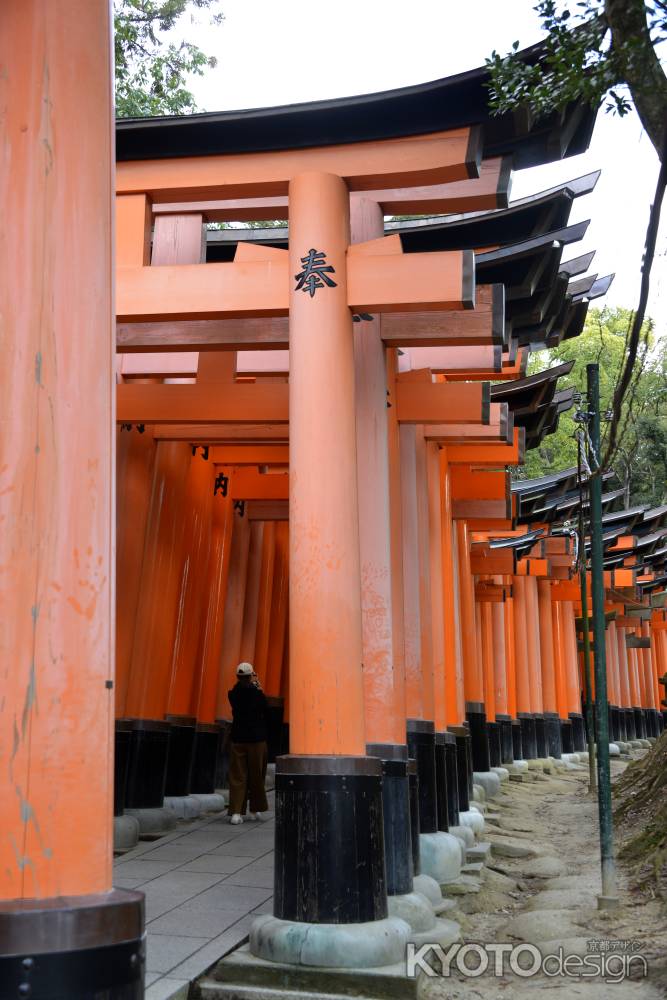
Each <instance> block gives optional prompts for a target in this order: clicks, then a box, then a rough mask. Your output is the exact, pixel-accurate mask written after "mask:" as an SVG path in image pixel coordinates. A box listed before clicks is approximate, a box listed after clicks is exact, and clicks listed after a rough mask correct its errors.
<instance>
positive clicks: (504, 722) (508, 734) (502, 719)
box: [496, 714, 514, 765]
mask: <svg viewBox="0 0 667 1000" xmlns="http://www.w3.org/2000/svg"><path fill="white" fill-rule="evenodd" d="M496 722H497V723H498V726H499V727H500V763H501V765H503V764H513V763H514V747H513V745H512V716H511V715H498V714H496Z"/></svg>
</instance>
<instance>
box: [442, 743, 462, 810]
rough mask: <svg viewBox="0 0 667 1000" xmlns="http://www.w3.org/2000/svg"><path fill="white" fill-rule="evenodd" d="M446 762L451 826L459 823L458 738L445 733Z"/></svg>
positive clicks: (448, 808)
mask: <svg viewBox="0 0 667 1000" xmlns="http://www.w3.org/2000/svg"><path fill="white" fill-rule="evenodd" d="M442 735H443V736H444V738H445V762H446V768H447V819H448V821H449V826H457V825H458V822H459V776H458V771H457V766H456V736H455V735H454V733H448V732H445V733H443V734H442Z"/></svg>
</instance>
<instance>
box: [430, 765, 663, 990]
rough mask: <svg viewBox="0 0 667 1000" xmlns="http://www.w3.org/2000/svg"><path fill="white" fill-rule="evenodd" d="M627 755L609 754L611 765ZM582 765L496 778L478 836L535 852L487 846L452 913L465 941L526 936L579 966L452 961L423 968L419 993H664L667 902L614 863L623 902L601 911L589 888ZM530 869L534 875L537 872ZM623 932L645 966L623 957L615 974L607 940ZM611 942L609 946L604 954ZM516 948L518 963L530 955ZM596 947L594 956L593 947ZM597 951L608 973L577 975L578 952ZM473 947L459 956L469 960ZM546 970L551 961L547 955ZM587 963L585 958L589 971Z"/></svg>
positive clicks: (593, 834)
mask: <svg viewBox="0 0 667 1000" xmlns="http://www.w3.org/2000/svg"><path fill="white" fill-rule="evenodd" d="M624 766H625V765H624V764H622V763H617V762H614V763H613V765H612V774H613V775H618V774H619V773H620V772H621V771H622V770H623V767H624ZM587 777H588V774H587V770H581V771H567V772H561V773H559V774H558V775H557V776H550V777H547V776H540V779H539V780H537V781H535V782H533V783H530V784H515V783H514V782H512V783H509V784H504V785H503V792H502V794H501V795H500V796H499V797H498V798H496V799H493V800H492V801H491V802H490V803H488V812H489V816H488V818H487V828H486V832H485V835H484V837H485V839H488V840H489V841H491V842H492V843H493V842H494V841H495V842H496V843H497V842H498V841H499V840H509V842H510V850H511V849H512V847H511V845H512V844H514V845H519V846H518V848H517V851H520V850H521V847H522V846H523V847H524V848H525V847H528V848H529V849H530V850H532V851H534V852H535V857H532V858H530V857H529V858H527V857H520V858H510V857H505V856H498V855H497V854H495V853H494V856H493V857H492V858H491V859H490V860H489V864H488V866H487V867H486V868H485V869H484V871H483V882H482V886H481V891H480V892H478V893H471V894H469V895H466V896H464V897H460V902H459V915H458V916H457V917H456V919H458V920H459V921H460V923H461V928H462V934H463V940H464V942H466V943H470V942H479V943H480V944H487V943H501V942H502V943H504V942H507V943H510V944H514V945H518V944H520V943H521V942H524V943H530V944H532V945H534V946H535V947H536V948H539V951H540V952H542V954H543V955H544V954H550V955H551V954H557V953H558V949H559V948H560V947H562V949H563V954H564V955H568V954H569V955H574V956H579V959H577V958H574V959H571V960H570V962H571V965H570V968H571V969H572V970H573V971H577V970H575V969H574V965H575V964H576V965H578V966H579V970H578V975H577V976H576V977H575V976H573V975H569V976H568V975H545V974H544V973H542V972H538V973H537V974H536V975H534V976H531V977H530V978H522V977H521V976H520V975H517V974H516V973H513V972H512V971H511V969H510V968H509V967H508V961H509V956H508V957H507V958H506V959H505V963H504V964H505V970H506V971H505V974H504V975H503V976H502V977H496V976H494V975H492V974H491V971H492V969H493V965H494V961H495V959H494V956H493V955H491V956H490V962H489V971H487V973H485V974H483V975H482V976H479V977H478V978H469V977H465V976H463V975H462V974H461V973H460V972H458V970H457V969H456V960H454V961H453V962H452V965H451V974H450V976H449V977H446V978H441V977H438V978H432V979H431V978H427V977H425V976H424V977H423V978H422V980H421V984H420V995H421V996H422V997H423V998H424V1000H445V998H446V1000H495V998H499V1000H508V998H515V997H516V998H517V1000H533V998H535V1000H537V998H540V1000H575V998H578V997H583V998H584V1000H608V998H609V997H611V998H612V1000H613V998H618V1000H626V998H632V1000H634V998H636V1000H658V998H660V1000H663V998H664V997H665V996H667V907H666V906H665V903H664V901H662V900H659V899H651V898H650V897H649V896H647V895H646V894H641V893H639V892H638V891H637V890H636V889H635V888H634V887H633V885H632V883H631V880H630V879H629V877H628V875H627V873H626V872H624V871H622V870H619V896H620V899H621V904H622V905H621V907H620V908H619V909H617V910H614V911H606V912H600V911H598V909H597V905H596V896H597V894H598V893H599V891H600V867H599V844H598V829H597V803H596V801H595V800H594V799H592V798H591V797H590V796H588V794H587V788H588V783H587ZM536 873H539V874H541V875H542V876H546V875H547V874H548V875H549V877H536ZM621 941H623V942H631V944H630V945H629V948H628V949H624V952H623V953H624V954H625V955H626V956H628V955H631V954H634V955H635V956H643V957H644V958H645V959H646V964H647V967H648V976H647V978H643V977H641V976H639V975H638V973H639V972H640V970H641V968H642V963H641V959H639V958H637V957H635V959H634V961H633V962H632V963H631V970H632V972H631V977H630V978H624V979H623V980H620V972H621V969H622V965H623V963H624V962H625V963H627V960H628V959H627V957H626V958H622V957H621V958H619V957H618V955H619V954H620V951H619V950H618V949H619V946H618V945H617V944H615V945H613V946H610V945H608V944H607V942H621ZM609 947H613V948H614V953H615V956H616V957H614V958H613V959H611V960H610V959H609V955H610V954H611V953H610V951H608V950H606V949H608V948H609ZM536 954H537V953H536V952H533V953H532V954H531V953H530V952H529V951H528V950H527V949H524V954H523V955H522V957H521V958H518V959H517V960H518V961H519V964H522V963H523V964H524V965H525V963H526V962H527V963H528V964H529V965H530V964H532V963H533V961H535V958H534V956H535V955H536ZM593 955H597V956H598V957H597V958H596V959H592V957H591V956H593ZM584 956H588V961H589V962H590V961H598V962H599V961H602V959H601V957H600V956H605V962H606V963H607V969H608V972H609V976H608V978H611V979H612V980H614V979H615V978H617V976H618V977H619V981H616V982H614V981H611V982H609V981H605V977H604V976H598V975H596V976H589V977H587V978H581V971H583V969H582V967H581V965H580V959H582V958H583V957H584ZM479 961H480V958H479V955H478V954H476V953H471V954H469V956H468V957H467V959H466V962H467V964H469V965H470V966H471V967H473V968H474V967H477V965H478V962H479ZM549 968H550V970H554V969H555V964H554V961H553V960H550V965H549ZM590 971H592V970H591V968H590V966H589V972H590Z"/></svg>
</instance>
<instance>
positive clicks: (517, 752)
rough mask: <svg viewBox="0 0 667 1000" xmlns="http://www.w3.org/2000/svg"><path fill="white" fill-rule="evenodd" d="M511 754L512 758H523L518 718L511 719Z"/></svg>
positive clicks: (521, 732)
mask: <svg viewBox="0 0 667 1000" xmlns="http://www.w3.org/2000/svg"><path fill="white" fill-rule="evenodd" d="M512 755H513V757H514V760H524V759H525V758H524V753H523V729H522V727H521V722H520V720H519V719H514V720H513V721H512Z"/></svg>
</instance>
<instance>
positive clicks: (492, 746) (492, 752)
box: [486, 721, 502, 767]
mask: <svg viewBox="0 0 667 1000" xmlns="http://www.w3.org/2000/svg"><path fill="white" fill-rule="evenodd" d="M486 735H487V737H488V740H489V765H490V766H491V767H500V764H501V760H502V750H501V738H500V723H499V722H497V721H496V722H487V724H486Z"/></svg>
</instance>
